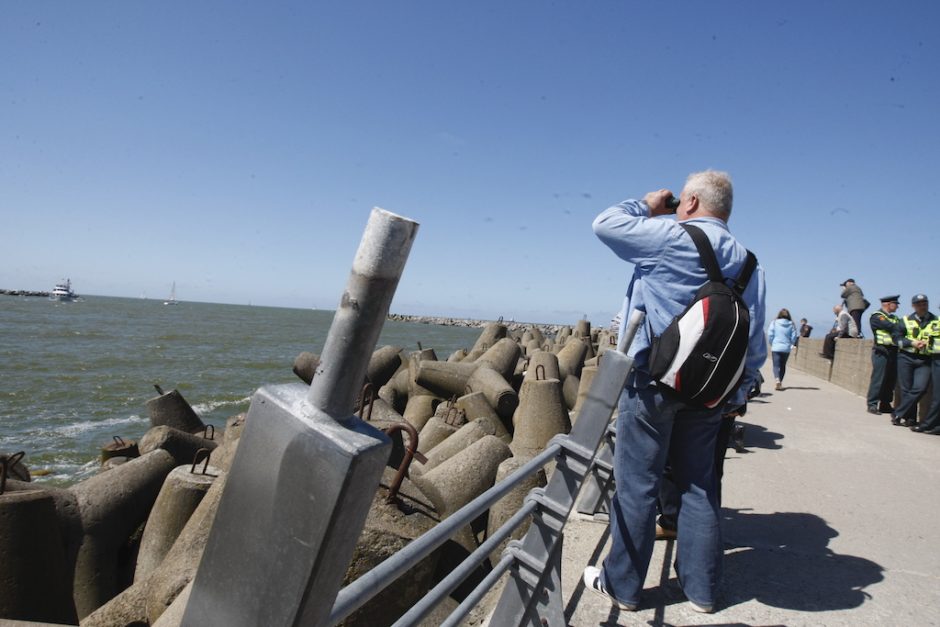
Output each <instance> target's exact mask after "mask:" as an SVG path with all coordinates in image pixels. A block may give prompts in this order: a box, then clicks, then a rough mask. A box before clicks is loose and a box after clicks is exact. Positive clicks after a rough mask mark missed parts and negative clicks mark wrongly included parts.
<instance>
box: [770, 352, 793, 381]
mask: <svg viewBox="0 0 940 627" xmlns="http://www.w3.org/2000/svg"><path fill="white" fill-rule="evenodd" d="M771 355H773V360H774V379H776V380H777V381H781V382H782V381H783V375H785V374H786V373H787V360H788V359H790V353H784V352H777V351H774V352H772V353H771Z"/></svg>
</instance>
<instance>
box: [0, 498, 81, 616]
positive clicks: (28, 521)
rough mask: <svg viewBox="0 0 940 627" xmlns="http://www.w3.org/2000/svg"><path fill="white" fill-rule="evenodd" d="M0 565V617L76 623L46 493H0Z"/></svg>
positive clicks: (64, 562) (63, 555) (65, 563)
mask: <svg viewBox="0 0 940 627" xmlns="http://www.w3.org/2000/svg"><path fill="white" fill-rule="evenodd" d="M0 565H2V567H0V617H3V618H8V619H19V620H29V621H43V622H50V623H67V624H74V623H77V622H78V616H77V615H76V613H75V605H74V604H73V603H72V581H71V579H72V573H71V571H70V569H69V564H68V558H67V555H66V551H65V547H64V545H63V543H62V541H61V540H60V536H59V528H58V521H57V519H56V508H55V502H54V500H53V497H52V495H51V494H50V493H49V492H47V491H45V490H36V489H26V490H18V491H10V490H7V491H5V492H4V493H3V494H0ZM0 622H5V621H2V620H0Z"/></svg>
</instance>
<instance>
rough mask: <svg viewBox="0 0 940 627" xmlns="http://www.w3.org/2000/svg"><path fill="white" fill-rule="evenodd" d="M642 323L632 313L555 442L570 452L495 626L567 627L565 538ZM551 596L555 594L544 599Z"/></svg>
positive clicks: (522, 547) (517, 549)
mask: <svg viewBox="0 0 940 627" xmlns="http://www.w3.org/2000/svg"><path fill="white" fill-rule="evenodd" d="M643 318H644V316H643V314H642V313H641V312H638V311H634V312H633V314H632V315H631V318H630V322H629V325H628V327H627V330H626V332H625V334H624V338H623V339H622V341H621V344H620V346H621V350H617V351H612V350H611V351H607V352H605V353H604V358H603V360H602V361H601V365H600V367H599V368H598V370H597V375H595V377H594V381H593V383H592V384H591V388H590V390H589V391H588V397H587V399H586V400H585V402H584V405H583V406H582V409H581V413H580V415H579V416H578V421H577V422H576V423H575V425H574V427H573V428H572V429H571V433H570V434H569V436H568V437H567V438H564V439H559V438H558V436H556V438H554V439H553V440H552V441H553V442H558V443H561V444H562V446H563V448H564V449H565V450H564V453H563V454H562V455H561V456H560V457H559V460H558V465H557V467H556V469H555V472H554V473H553V474H552V478H551V480H550V481H549V483H548V485H547V486H546V487H545V489H544V490H543V491H541V492H536V491H533V492H536V498H537V499H538V501H539V503H540V504H541V507H540V508H539V509H538V510H536V512H535V514H533V520H532V525H531V526H530V527H529V530H528V532H526V535H525V536H523V538H522V540H521V542H520V543H519V544H518V545H516V546H514V547H511V548H510V549H508V550H509V551H511V552H512V554H514V555H515V556H516V560H515V563H514V564H513V566H512V569H511V570H510V573H511V577H510V579H509V581H508V582H507V583H506V587H505V588H504V589H503V593H502V595H501V596H500V599H499V602H498V603H497V605H496V609H495V610H494V611H493V615H492V616H491V618H490V624H491V625H500V626H501V627H502V626H509V625H539V626H540V625H545V624H547V625H564V616H563V612H562V613H561V614H559V603H560V598H561V596H560V594H559V593H558V586H559V585H560V583H559V582H556V581H555V580H554V577H555V576H556V574H555V570H556V569H555V568H554V567H553V564H559V565H560V559H561V541H562V533H561V532H562V530H563V529H564V525H565V522H566V521H567V519H568V516H569V515H570V514H571V510H572V509H573V508H574V502H575V498H576V497H577V495H578V491H579V490H580V488H581V485H582V478H583V477H584V476H585V474H586V473H587V471H588V468H589V466H590V464H591V463H592V460H593V458H594V455H595V453H596V452H597V447H598V444H599V443H600V441H601V438H602V437H603V435H604V432H605V431H606V430H607V426H608V423H609V422H610V416H611V412H612V411H613V410H614V408H615V407H616V406H617V401H618V400H619V399H620V394H621V392H622V391H623V388H624V385H625V384H626V381H627V376H628V375H629V374H630V370H631V368H632V367H633V358H632V357H628V356H627V355H626V354H625V353H624V352H621V351H623V350H625V349H626V348H628V347H629V345H630V343H631V342H632V341H633V337H634V335H635V334H636V331H637V329H638V328H639V326H640V324H642V322H643ZM553 560H554V561H553ZM547 590H548V591H555V592H556V593H555V594H553V593H552V592H549V593H548V594H544V592H545V591H547Z"/></svg>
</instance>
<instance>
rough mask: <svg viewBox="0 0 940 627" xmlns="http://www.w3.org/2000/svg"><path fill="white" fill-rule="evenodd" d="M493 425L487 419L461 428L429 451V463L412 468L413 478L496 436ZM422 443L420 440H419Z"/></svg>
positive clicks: (481, 419)
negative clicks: (489, 436) (488, 436)
mask: <svg viewBox="0 0 940 627" xmlns="http://www.w3.org/2000/svg"><path fill="white" fill-rule="evenodd" d="M494 431H495V430H494V429H493V426H492V423H490V421H488V420H487V419H486V418H479V419H477V420H474V421H473V422H468V423H467V424H465V425H463V426H462V427H460V428H459V429H458V430H457V431H455V432H454V433H453V434H451V435H450V436H449V437H448V438H446V439H445V440H444V441H443V442H441V443H440V444H438V445H437V446H435V447H434V448H432V449H430V450H428V452H427V453H426V454H425V457H427V461H426V462H425V463H424V464H423V465H418V466H412V467H411V473H412V476H415V475H423V474H425V473H427V472H428V471H429V470H431V469H432V468H434V467H436V466H440V465H441V464H442V463H443V462H445V461H447V460H448V459H450V458H451V457H453V456H454V455H456V454H457V453H459V452H460V451H462V450H464V449H465V448H467V447H468V446H470V445H471V444H473V443H474V442H476V441H477V440H479V439H480V438H482V437H483V436H485V435H494ZM419 442H420V440H419Z"/></svg>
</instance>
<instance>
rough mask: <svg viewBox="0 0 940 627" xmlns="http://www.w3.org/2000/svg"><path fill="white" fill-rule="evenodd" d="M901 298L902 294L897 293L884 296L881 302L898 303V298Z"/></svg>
mask: <svg viewBox="0 0 940 627" xmlns="http://www.w3.org/2000/svg"><path fill="white" fill-rule="evenodd" d="M899 298H901V295H900V294H895V295H894V296H882V297H881V302H883V303H897V302H898V299H899Z"/></svg>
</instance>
